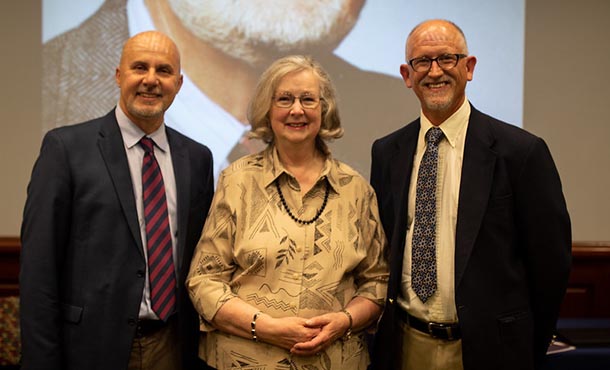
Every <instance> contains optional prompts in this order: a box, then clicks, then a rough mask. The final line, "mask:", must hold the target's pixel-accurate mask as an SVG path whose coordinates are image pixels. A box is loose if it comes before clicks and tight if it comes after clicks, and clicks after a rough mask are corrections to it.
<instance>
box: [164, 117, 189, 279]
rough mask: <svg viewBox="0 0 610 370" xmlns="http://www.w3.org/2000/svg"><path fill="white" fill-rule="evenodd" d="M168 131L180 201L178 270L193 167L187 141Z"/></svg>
mask: <svg viewBox="0 0 610 370" xmlns="http://www.w3.org/2000/svg"><path fill="white" fill-rule="evenodd" d="M166 132H167V139H168V141H169V146H170V148H171V152H172V164H173V166H174V178H175V179H176V193H177V194H176V198H177V203H178V204H177V210H176V214H177V216H178V240H177V243H178V245H177V246H176V249H177V256H178V261H175V263H177V265H176V266H177V269H178V271H182V264H183V260H184V258H182V255H183V253H184V248H185V244H186V234H187V230H186V227H187V220H188V212H189V205H190V202H191V191H190V188H189V187H190V183H191V169H190V166H189V163H190V161H189V153H188V150H187V149H186V145H185V143H184V142H183V141H182V139H181V138H180V137H179V136H178V135H174V133H173V132H172V130H170V129H166ZM189 262H190V261H189ZM179 276H180V275H179Z"/></svg>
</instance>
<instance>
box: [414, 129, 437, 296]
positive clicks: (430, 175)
mask: <svg viewBox="0 0 610 370" xmlns="http://www.w3.org/2000/svg"><path fill="white" fill-rule="evenodd" d="M442 138H443V131H442V130H441V129H440V128H438V127H432V128H430V129H429V130H428V132H426V137H425V139H426V144H427V145H426V151H425V152H424V156H423V157H422V160H421V164H420V166H419V172H418V174H417V186H416V196H415V224H414V227H413V240H412V246H411V274H412V277H411V286H412V288H413V291H415V294H417V296H418V297H419V299H420V300H421V301H422V302H423V303H426V301H427V300H428V299H429V298H430V297H431V296H432V295H433V294H434V292H435V291H436V189H437V173H438V171H437V168H438V144H439V143H440V141H441V139H442Z"/></svg>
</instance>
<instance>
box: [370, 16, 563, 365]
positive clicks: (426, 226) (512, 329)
mask: <svg viewBox="0 0 610 370" xmlns="http://www.w3.org/2000/svg"><path fill="white" fill-rule="evenodd" d="M406 59H407V63H405V64H403V65H401V66H400V72H401V74H402V76H403V79H404V82H405V84H406V86H407V87H408V88H410V89H412V90H413V92H414V93H415V95H416V96H417V98H418V99H419V101H420V104H421V114H420V117H419V118H418V119H416V120H415V121H413V122H411V123H410V124H408V125H407V126H405V127H403V128H401V129H399V130H398V131H396V132H394V133H392V134H390V135H388V136H386V137H384V138H381V139H379V140H377V141H376V142H375V143H374V144H373V149H372V166H371V183H372V185H373V187H374V188H375V191H376V193H377V197H378V199H379V208H380V215H381V221H382V223H383V225H384V229H385V231H386V235H387V237H388V240H389V244H390V248H389V261H390V279H389V284H388V295H387V301H386V306H385V311H384V313H383V315H382V318H381V321H380V324H379V331H378V334H377V336H376V343H375V355H374V356H373V362H374V366H373V368H374V369H403V370H420V369H443V370H461V369H466V370H489V369H494V370H500V369H507V370H509V369H510V370H514V369H520V370H526V369H527V370H532V369H541V368H543V364H544V359H545V353H546V349H547V347H548V345H549V342H550V340H551V337H552V333H553V330H554V328H555V323H556V320H557V316H558V313H559V306H560V304H561V301H562V299H563V296H564V293H565V290H566V286H567V281H568V274H569V270H570V250H571V232H570V218H569V216H568V212H567V209H566V204H565V200H564V197H563V193H562V189H561V182H560V179H559V175H558V173H557V169H556V167H555V164H554V163H553V159H552V157H551V154H550V152H549V149H548V147H547V145H546V144H545V142H544V141H543V140H542V139H541V138H539V137H536V136H534V135H532V134H530V133H528V132H526V131H524V130H522V129H520V128H517V127H515V126H512V125H509V124H506V123H504V122H500V121H498V120H496V119H494V118H492V117H490V116H487V115H485V114H483V113H481V112H479V111H478V110H477V109H476V108H474V107H473V106H472V105H471V104H470V102H469V101H468V99H467V98H466V92H465V90H466V84H467V83H468V81H471V80H472V78H473V75H474V68H475V65H476V62H477V60H476V58H475V57H474V56H472V55H470V54H469V53H468V48H467V45H466V38H465V37H464V34H463V32H462V31H461V30H460V28H459V27H457V26H456V25H455V24H453V23H451V22H449V21H445V20H430V21H426V22H423V23H421V24H419V25H418V26H416V27H415V28H414V29H413V31H412V32H411V33H410V34H409V36H408V39H407V48H406ZM498 94H499V95H500V96H501V91H499V92H498Z"/></svg>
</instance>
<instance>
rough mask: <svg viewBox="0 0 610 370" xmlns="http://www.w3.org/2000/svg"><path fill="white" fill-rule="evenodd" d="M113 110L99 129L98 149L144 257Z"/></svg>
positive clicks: (128, 176)
mask: <svg viewBox="0 0 610 370" xmlns="http://www.w3.org/2000/svg"><path fill="white" fill-rule="evenodd" d="M114 114H115V113H114V110H112V111H111V112H110V113H108V114H107V115H106V117H104V119H103V122H102V124H101V127H100V138H99V140H98V147H99V149H100V152H101V154H102V157H103V158H104V162H105V163H106V168H108V173H109V174H110V177H111V179H112V183H113V184H114V189H115V191H116V193H117V196H118V198H119V202H120V203H121V208H122V209H123V213H124V214H125V219H126V220H127V224H128V225H129V230H131V235H132V237H133V239H134V241H135V242H136V245H138V247H139V248H138V250H139V252H140V254H141V255H142V257H144V250H143V247H142V238H141V236H140V227H139V224H138V211H137V209H136V202H135V199H134V196H133V184H132V182H131V175H130V172H129V163H128V162H127V155H126V154H125V147H124V144H123V138H122V136H121V131H120V129H119V124H118V123H117V121H116V118H115V115H114Z"/></svg>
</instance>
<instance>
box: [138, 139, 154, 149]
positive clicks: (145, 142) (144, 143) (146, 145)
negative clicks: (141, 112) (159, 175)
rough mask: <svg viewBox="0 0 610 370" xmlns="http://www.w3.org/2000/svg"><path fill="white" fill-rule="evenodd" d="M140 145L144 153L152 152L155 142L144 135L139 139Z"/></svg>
mask: <svg viewBox="0 0 610 370" xmlns="http://www.w3.org/2000/svg"><path fill="white" fill-rule="evenodd" d="M140 146H141V147H142V148H143V149H144V151H145V152H146V153H154V146H155V142H154V141H153V140H152V139H151V138H148V137H146V136H144V137H143V138H141V139H140Z"/></svg>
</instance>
